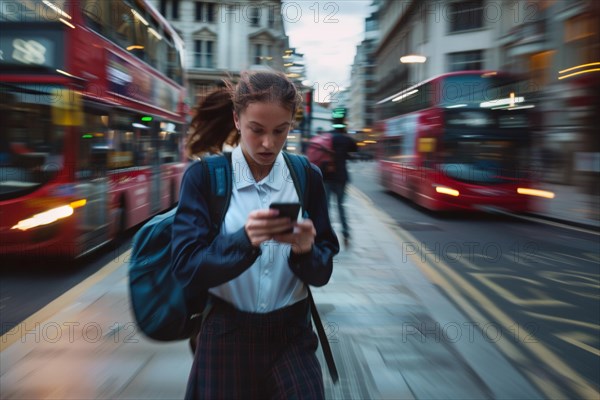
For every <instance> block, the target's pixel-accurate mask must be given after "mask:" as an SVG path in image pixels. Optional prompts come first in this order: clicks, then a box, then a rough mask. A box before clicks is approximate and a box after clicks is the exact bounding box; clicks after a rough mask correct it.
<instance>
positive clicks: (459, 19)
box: [448, 0, 483, 32]
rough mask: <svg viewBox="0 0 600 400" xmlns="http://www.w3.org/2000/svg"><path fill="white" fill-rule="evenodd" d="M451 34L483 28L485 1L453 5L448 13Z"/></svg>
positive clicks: (476, 0) (473, 0)
mask: <svg viewBox="0 0 600 400" xmlns="http://www.w3.org/2000/svg"><path fill="white" fill-rule="evenodd" d="M448 20H449V23H450V32H462V31H468V30H471V29H478V28H481V27H483V1H482V0H471V1H462V2H460V3H451V4H450V6H449V11H448Z"/></svg>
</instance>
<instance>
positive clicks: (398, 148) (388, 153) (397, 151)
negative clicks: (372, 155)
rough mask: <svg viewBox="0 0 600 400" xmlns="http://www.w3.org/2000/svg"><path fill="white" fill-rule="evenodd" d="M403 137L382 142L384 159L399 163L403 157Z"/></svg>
mask: <svg viewBox="0 0 600 400" xmlns="http://www.w3.org/2000/svg"><path fill="white" fill-rule="evenodd" d="M403 139H404V138H403V137H402V136H397V137H393V138H390V139H386V140H384V141H382V142H381V143H382V144H383V146H384V148H383V151H384V153H383V157H384V159H385V160H388V161H398V159H399V158H400V157H401V156H402V144H403Z"/></svg>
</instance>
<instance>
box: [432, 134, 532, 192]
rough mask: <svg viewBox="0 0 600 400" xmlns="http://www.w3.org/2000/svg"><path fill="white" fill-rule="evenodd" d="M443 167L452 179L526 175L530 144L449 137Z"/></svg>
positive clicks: (485, 180) (502, 179) (491, 180)
mask: <svg viewBox="0 0 600 400" xmlns="http://www.w3.org/2000/svg"><path fill="white" fill-rule="evenodd" d="M443 147H444V151H443V153H442V160H441V161H442V162H441V164H440V168H441V169H442V171H443V172H444V173H445V174H446V175H447V176H449V177H451V178H452V179H456V180H458V181H462V182H468V183H477V184H497V183H509V182H514V181H516V180H519V179H522V178H524V177H525V176H524V174H525V173H526V171H525V168H526V165H527V164H526V161H527V160H526V146H525V144H524V143H521V142H519V141H510V140H481V141H479V140H447V141H445V142H444V144H443Z"/></svg>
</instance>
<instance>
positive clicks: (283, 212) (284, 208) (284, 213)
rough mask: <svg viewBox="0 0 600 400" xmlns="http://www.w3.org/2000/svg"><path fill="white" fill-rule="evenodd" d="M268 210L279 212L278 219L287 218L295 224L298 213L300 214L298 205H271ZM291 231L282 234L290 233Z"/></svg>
mask: <svg viewBox="0 0 600 400" xmlns="http://www.w3.org/2000/svg"><path fill="white" fill-rule="evenodd" d="M269 208H274V209H276V210H279V215H278V216H277V217H278V218H279V217H288V218H289V219H291V220H292V222H296V220H297V219H298V213H299V212H300V203H271V205H270V206H269ZM291 232H292V229H290V230H289V231H287V232H284V233H291Z"/></svg>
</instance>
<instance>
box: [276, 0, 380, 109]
mask: <svg viewBox="0 0 600 400" xmlns="http://www.w3.org/2000/svg"><path fill="white" fill-rule="evenodd" d="M370 4H371V0H337V1H314V0H291V1H288V0H284V1H283V2H282V17H283V21H284V26H285V32H286V34H287V35H288V37H289V43H290V47H292V48H295V49H296V52H297V53H301V54H304V63H305V65H306V76H307V80H308V81H309V82H308V83H307V84H308V85H310V86H312V87H313V90H314V92H313V93H314V99H315V100H316V101H328V100H330V98H331V97H332V96H334V94H333V93H335V92H338V91H339V90H340V89H342V88H344V87H347V86H348V85H349V83H350V69H351V66H352V63H353V61H354V56H355V54H356V46H357V45H358V44H360V42H361V41H362V40H363V39H364V32H365V18H366V17H368V16H369V13H370V8H369V5H370Z"/></svg>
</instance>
